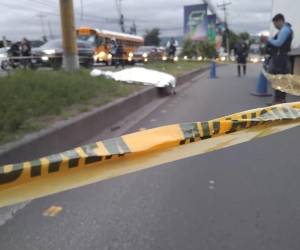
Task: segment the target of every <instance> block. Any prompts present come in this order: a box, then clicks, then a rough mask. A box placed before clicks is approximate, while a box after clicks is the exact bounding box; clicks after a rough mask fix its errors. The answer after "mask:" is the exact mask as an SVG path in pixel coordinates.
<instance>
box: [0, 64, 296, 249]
mask: <svg viewBox="0 0 300 250" xmlns="http://www.w3.org/2000/svg"><path fill="white" fill-rule="evenodd" d="M258 72H259V66H257V65H251V66H250V69H249V75H248V76H247V77H245V78H237V77H236V76H235V68H234V67H233V66H226V67H222V68H220V69H218V76H219V78H218V79H216V80H210V79H207V77H206V75H202V76H199V77H197V78H196V79H194V83H191V85H190V86H189V87H188V88H185V89H184V90H183V91H181V92H179V93H178V94H177V96H175V97H170V98H169V99H168V100H167V101H166V102H165V103H164V104H163V105H161V106H159V107H158V108H157V109H156V110H154V111H153V112H152V113H151V114H150V115H148V116H147V117H145V118H144V119H143V120H142V121H140V122H139V123H138V124H136V125H135V126H133V127H132V128H130V131H135V130H138V129H141V128H150V127H156V126H160V125H163V124H169V123H178V122H185V121H200V120H201V121H203V120H207V119H211V118H216V117H218V116H223V115H225V114H231V113H234V112H238V111H242V110H247V109H250V108H256V107H261V106H264V105H265V103H266V102H268V101H269V100H270V99H268V98H258V97H253V96H251V95H249V93H250V92H251V91H252V90H254V88H255V82H256V77H257V75H258ZM289 100H290V101H295V100H299V98H291V97H289ZM299 134H300V128H296V129H292V130H289V131H287V132H284V133H281V134H276V135H273V136H269V137H267V138H263V139H259V140H256V141H251V142H249V143H245V144H241V145H238V146H234V147H232V148H227V149H225V150H221V151H218V152H212V153H209V154H206V155H201V156H197V157H192V158H189V159H186V160H182V161H178V162H175V163H171V164H166V165H164V166H161V167H158V168H153V169H150V170H147V171H143V172H138V173H135V174H131V175H127V176H123V177H120V178H116V179H112V180H109V181H104V182H101V183H97V184H94V185H90V186H87V187H84V188H80V189H76V190H72V191H68V192H64V193H60V194H57V195H53V196H50V197H46V198H42V199H39V200H35V201H32V202H29V203H27V204H22V205H19V206H14V207H10V208H5V209H1V210H0V223H2V226H1V227H0V242H1V244H0V249H1V250H2V249H3V250H10V249H16V250H20V249H28V250H35V249H66V250H68V249H72V250H77V249H80V250H81V249H91V250H94V249H104V250H111V249H126V250H148V249H155V250H158V249H161V250H169V249H176V250H182V249H193V250H197V249H201V250H253V249H255V250H271V249H272V250H277V249H278V250H283V249H284V250H298V249H299V248H300V238H299V233H300V195H299V190H300V181H299V180H300V168H299V160H300V157H299V150H298V149H299V148H300V142H299ZM52 206H55V207H56V209H55V208H54V212H53V214H52V215H53V217H51V216H47V214H48V215H49V213H50V214H51V213H52V212H51V211H50V210H48V209H49V208H50V207H52ZM14 211H15V212H14Z"/></svg>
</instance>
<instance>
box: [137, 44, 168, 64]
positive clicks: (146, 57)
mask: <svg viewBox="0 0 300 250" xmlns="http://www.w3.org/2000/svg"><path fill="white" fill-rule="evenodd" d="M162 57H163V51H161V49H159V48H158V47H155V46H141V47H139V48H138V49H137V50H136V51H135V52H134V53H133V60H134V62H148V61H155V60H161V59H162Z"/></svg>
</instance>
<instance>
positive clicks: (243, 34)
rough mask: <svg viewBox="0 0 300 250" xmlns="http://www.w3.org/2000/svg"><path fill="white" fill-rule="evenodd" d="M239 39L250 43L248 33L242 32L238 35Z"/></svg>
mask: <svg viewBox="0 0 300 250" xmlns="http://www.w3.org/2000/svg"><path fill="white" fill-rule="evenodd" d="M240 38H241V39H243V40H244V41H250V38H251V37H250V34H249V33H248V32H242V33H240Z"/></svg>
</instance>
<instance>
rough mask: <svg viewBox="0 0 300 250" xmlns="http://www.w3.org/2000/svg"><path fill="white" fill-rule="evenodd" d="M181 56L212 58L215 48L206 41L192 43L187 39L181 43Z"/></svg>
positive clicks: (214, 54)
mask: <svg viewBox="0 0 300 250" xmlns="http://www.w3.org/2000/svg"><path fill="white" fill-rule="evenodd" d="M181 54H182V55H183V56H188V57H198V56H202V57H207V58H213V57H215V56H216V46H215V44H212V43H210V42H208V41H193V40H191V39H189V38H188V39H186V40H185V41H184V42H183V46H182V53H181Z"/></svg>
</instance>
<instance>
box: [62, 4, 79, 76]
mask: <svg viewBox="0 0 300 250" xmlns="http://www.w3.org/2000/svg"><path fill="white" fill-rule="evenodd" d="M59 2H60V17H61V28H62V38H63V50H64V57H63V67H64V68H65V70H66V71H75V70H78V69H79V60H78V53H77V44H76V29H75V20H74V6H73V0H59Z"/></svg>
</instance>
